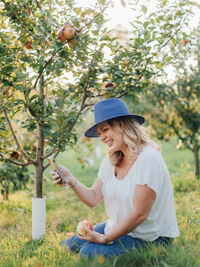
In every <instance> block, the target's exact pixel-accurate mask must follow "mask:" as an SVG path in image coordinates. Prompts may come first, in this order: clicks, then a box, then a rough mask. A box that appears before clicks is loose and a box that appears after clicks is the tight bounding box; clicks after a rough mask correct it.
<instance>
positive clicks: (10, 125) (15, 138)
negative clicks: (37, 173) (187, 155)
mask: <svg viewBox="0 0 200 267" xmlns="http://www.w3.org/2000/svg"><path fill="white" fill-rule="evenodd" d="M4 115H5V117H6V120H7V122H8V125H9V128H10V130H11V133H12V136H13V138H14V140H15V143H16V145H17V148H18V149H19V151H20V152H21V153H22V155H23V156H24V158H25V159H26V160H27V161H28V162H29V163H32V164H35V163H36V162H35V161H34V160H33V159H31V158H30V157H28V155H27V154H26V153H25V152H24V150H23V149H22V148H21V146H20V143H19V141H18V138H17V136H16V135H15V132H14V130H13V127H12V124H11V122H10V120H9V118H8V115H7V112H6V110H4Z"/></svg>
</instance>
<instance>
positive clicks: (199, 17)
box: [77, 0, 200, 28]
mask: <svg viewBox="0 0 200 267" xmlns="http://www.w3.org/2000/svg"><path fill="white" fill-rule="evenodd" d="M171 1H172V2H173V0H171ZM183 1H184V0H183ZM196 1H197V3H198V2H199V0H196ZM112 2H113V4H114V5H113V6H112V7H110V8H108V9H107V11H106V13H107V14H108V18H110V19H111V21H110V22H109V24H110V26H114V25H116V24H121V25H122V26H124V27H126V28H129V26H130V25H129V23H130V21H131V20H132V19H133V16H134V12H133V10H131V9H130V6H129V3H133V0H124V2H126V3H127V4H126V7H123V6H122V4H121V1H120V0H113V1H112ZM77 3H78V4H79V5H81V6H84V7H90V6H92V4H93V3H94V1H93V0H77ZM156 3H158V0H140V5H146V6H147V10H148V11H149V12H154V11H155V10H156ZM193 11H194V13H195V15H194V17H193V19H192V20H191V21H190V23H191V25H192V26H196V25H197V23H198V22H199V21H200V14H199V9H198V8H196V7H194V8H193Z"/></svg>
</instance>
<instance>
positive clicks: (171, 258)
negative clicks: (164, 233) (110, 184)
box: [0, 141, 200, 267]
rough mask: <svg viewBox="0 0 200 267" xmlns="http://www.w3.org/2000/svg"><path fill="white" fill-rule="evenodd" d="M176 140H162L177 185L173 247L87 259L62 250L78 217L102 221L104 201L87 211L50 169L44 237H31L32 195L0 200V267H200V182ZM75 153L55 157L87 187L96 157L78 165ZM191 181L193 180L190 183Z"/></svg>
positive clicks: (95, 168) (46, 183)
mask: <svg viewBox="0 0 200 267" xmlns="http://www.w3.org/2000/svg"><path fill="white" fill-rule="evenodd" d="M174 147H175V143H174V141H173V142H172V143H170V144H169V143H168V144H166V143H165V144H162V154H163V156H164V158H165V160H166V162H167V165H168V167H169V171H170V173H171V177H172V182H173V185H174V188H175V205H176V210H177V218H178V224H179V228H180V233H181V235H180V237H179V238H177V239H176V240H175V242H174V243H173V245H172V247H170V248H165V247H153V246H152V247H149V248H148V249H147V250H145V251H142V252H141V251H133V252H131V253H127V254H126V255H123V256H120V257H117V258H113V259H111V260H106V261H105V260H104V259H103V258H102V257H99V258H94V259H93V260H91V261H88V260H87V259H85V258H83V259H81V260H78V256H77V255H76V254H75V255H73V254H71V253H69V252H66V251H63V249H62V248H61V246H60V243H61V242H62V241H63V240H64V239H66V238H67V233H69V232H74V231H75V229H76V225H77V223H78V222H79V221H80V220H83V219H88V220H90V221H91V222H93V223H94V224H96V223H98V222H100V221H103V220H105V219H106V214H105V212H104V207H103V203H101V204H100V205H99V206H98V207H95V208H93V209H90V208H89V207H87V206H86V205H84V204H83V203H81V202H80V201H79V200H78V199H77V197H76V196H75V195H74V194H73V192H72V191H71V190H70V189H66V188H58V187H56V186H54V185H53V184H52V180H51V177H50V175H49V171H50V170H49V169H48V170H47V171H46V172H45V179H44V195H45V196H46V201H47V214H46V216H47V218H46V221H47V229H46V235H45V238H44V239H42V240H40V241H33V240H31V197H32V195H31V194H30V193H28V192H22V191H20V192H17V193H15V194H11V195H10V199H9V201H2V199H0V210H1V215H0V266H2V267H7V266H37V267H41V266H67V267H68V266H69V267H70V266H81V267H86V266H94V267H96V266H120V267H122V266H145V267H146V266H163V267H166V266H176V267H177V266H180V267H184V266H185V267H186V266H189V267H190V266H192V267H193V266H194V267H196V266H200V258H199V255H200V246H199V239H200V208H199V203H200V184H199V182H196V181H195V179H194V177H193V173H192V170H193V167H194V166H193V157H192V154H191V153H190V152H189V151H184V150H180V151H177V150H176V149H175V148H174ZM75 158H76V154H75V153H74V152H73V151H68V152H65V153H63V154H62V155H60V156H59V157H58V159H57V161H58V163H59V164H64V165H66V166H68V167H69V168H70V170H71V171H72V172H73V174H74V175H75V176H76V177H78V178H79V179H80V180H81V181H82V182H83V183H84V184H86V185H88V186H90V185H91V184H92V183H93V181H94V180H95V178H96V175H97V172H98V167H99V164H100V160H98V161H95V164H94V166H93V167H91V166H88V167H86V168H82V167H81V165H80V164H79V163H78V162H77V161H76V160H75ZM191 181H192V182H191Z"/></svg>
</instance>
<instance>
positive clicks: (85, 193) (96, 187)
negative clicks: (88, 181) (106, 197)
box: [72, 178, 103, 208]
mask: <svg viewBox="0 0 200 267" xmlns="http://www.w3.org/2000/svg"><path fill="white" fill-rule="evenodd" d="M102 185H103V183H102V181H101V179H100V178H97V179H96V181H95V182H94V184H93V186H92V187H91V188H88V187H86V186H85V185H83V184H82V183H80V182H79V181H78V180H77V183H76V185H75V186H74V187H72V189H73V190H74V192H75V193H76V195H77V196H78V198H79V199H80V200H81V201H82V202H84V203H85V204H86V205H88V206H89V207H91V208H93V207H95V206H97V205H98V204H99V203H100V202H101V200H102V199H103V195H102Z"/></svg>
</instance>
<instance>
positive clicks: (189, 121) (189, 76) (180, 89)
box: [134, 25, 200, 178]
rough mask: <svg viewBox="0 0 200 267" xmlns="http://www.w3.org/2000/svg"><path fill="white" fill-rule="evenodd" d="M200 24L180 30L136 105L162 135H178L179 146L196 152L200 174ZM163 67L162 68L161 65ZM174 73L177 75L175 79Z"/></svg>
mask: <svg viewBox="0 0 200 267" xmlns="http://www.w3.org/2000/svg"><path fill="white" fill-rule="evenodd" d="M199 36H200V25H199V26H198V27H197V28H196V29H192V30H191V32H190V34H188V35H186V33H185V32H183V33H178V34H177V36H176V39H174V40H173V43H174V45H173V46H167V47H166V50H167V52H166V53H162V54H160V55H159V57H160V62H161V63H162V67H161V68H160V70H159V71H158V75H157V76H155V77H154V78H153V79H152V80H151V85H150V86H149V87H148V90H147V91H146V92H145V94H144V95H143V96H142V97H141V98H140V100H139V101H138V103H139V104H138V105H136V106H135V105H134V107H135V111H137V112H141V113H142V114H143V115H144V116H145V117H146V119H147V121H148V122H149V124H150V128H151V131H152V133H153V135H154V136H156V137H157V138H158V139H161V140H166V141H168V140H169V139H170V137H171V136H172V135H175V136H176V137H178V144H177V149H179V148H181V147H185V148H187V149H189V150H191V151H192V152H193V154H194V162H195V164H194V165H195V176H196V177H197V178H198V177H200V170H199V148H200V101H199V99H200V90H199V88H200V56H199V53H200V42H199ZM158 69H159V68H158ZM172 75H173V77H174V78H173V79H172Z"/></svg>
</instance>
